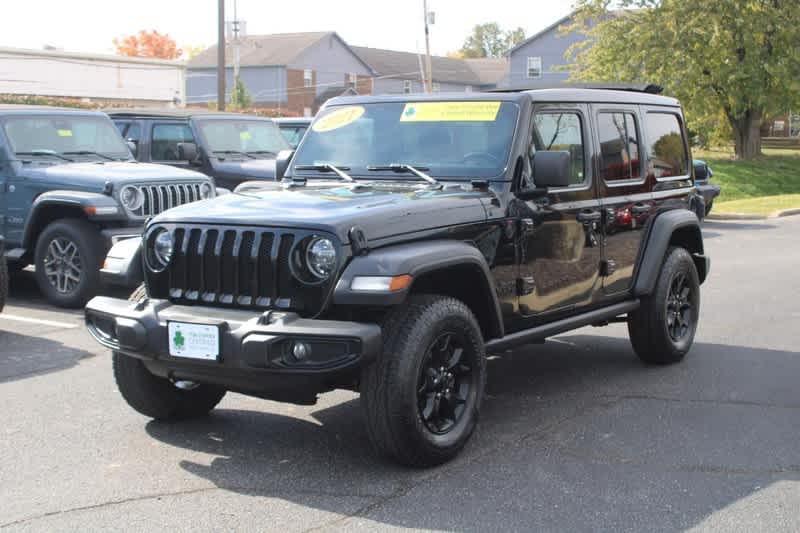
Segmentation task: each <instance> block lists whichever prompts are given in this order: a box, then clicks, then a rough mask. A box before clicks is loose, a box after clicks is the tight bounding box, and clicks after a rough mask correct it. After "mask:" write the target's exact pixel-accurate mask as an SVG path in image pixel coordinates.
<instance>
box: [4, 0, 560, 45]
mask: <svg viewBox="0 0 800 533" xmlns="http://www.w3.org/2000/svg"><path fill="white" fill-rule="evenodd" d="M237 3H238V13H239V18H240V19H241V20H245V21H246V22H247V31H248V33H249V34H251V35H256V34H266V33H287V32H302V31H336V32H338V33H339V35H340V36H341V37H342V38H344V40H345V41H346V42H347V43H348V44H351V45H357V46H371V47H374V48H388V49H394V50H405V51H409V52H417V51H420V52H421V51H424V46H425V37H424V32H423V13H424V10H423V7H422V0H289V1H287V0H283V1H281V2H276V1H274V0H237ZM572 3H573V0H527V1H523V2H520V1H519V0H490V1H481V2H477V1H475V0H428V10H429V11H434V12H435V13H436V23H435V25H434V26H432V27H431V51H432V52H433V53H434V54H439V55H444V54H446V53H447V52H450V51H454V50H457V49H459V48H461V45H462V43H463V42H464V39H465V38H466V36H467V35H469V33H470V30H471V29H472V27H473V26H475V25H476V24H481V23H484V22H497V23H499V24H500V26H501V27H502V28H504V29H510V28H515V27H518V26H521V27H522V28H523V29H524V30H525V33H526V35H532V34H533V33H536V32H537V31H539V30H541V29H543V28H545V27H547V26H549V25H550V24H552V23H553V22H555V21H556V20H558V19H559V18H561V17H563V16H564V15H566V14H568V13H569V12H570V10H571V5H572ZM0 4H2V8H1V9H2V13H3V15H2V17H0V47H12V48H33V49H40V48H42V47H43V46H45V45H51V46H55V47H57V48H60V49H64V50H68V51H82V52H94V53H114V45H113V40H114V38H115V37H122V36H124V35H129V34H132V33H136V32H138V31H139V30H142V29H154V30H158V31H159V32H161V33H167V34H169V35H170V36H171V37H172V38H173V39H175V40H176V41H177V43H178V45H179V46H180V47H186V46H193V47H194V46H203V47H205V46H208V45H211V44H213V43H214V42H215V41H216V19H217V11H216V10H217V0H0ZM233 4H234V0H226V10H227V12H226V19H231V18H233V17H232V15H233Z"/></svg>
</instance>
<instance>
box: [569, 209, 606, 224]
mask: <svg viewBox="0 0 800 533" xmlns="http://www.w3.org/2000/svg"><path fill="white" fill-rule="evenodd" d="M575 218H577V219H578V222H599V221H600V219H601V218H603V214H602V213H601V212H600V211H592V210H588V209H587V210H585V211H581V212H579V213H578V214H577V215H576V217H575Z"/></svg>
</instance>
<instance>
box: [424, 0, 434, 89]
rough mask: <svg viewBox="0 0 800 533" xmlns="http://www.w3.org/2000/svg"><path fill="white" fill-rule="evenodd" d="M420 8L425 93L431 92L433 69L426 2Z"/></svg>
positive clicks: (425, 0)
mask: <svg viewBox="0 0 800 533" xmlns="http://www.w3.org/2000/svg"><path fill="white" fill-rule="evenodd" d="M422 8H423V9H424V10H425V56H426V58H427V59H426V64H427V76H426V77H427V79H426V80H423V85H424V86H425V92H428V93H430V92H433V67H432V65H431V33H430V29H429V26H428V21H429V17H430V13H428V0H422Z"/></svg>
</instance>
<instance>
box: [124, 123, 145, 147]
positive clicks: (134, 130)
mask: <svg viewBox="0 0 800 533" xmlns="http://www.w3.org/2000/svg"><path fill="white" fill-rule="evenodd" d="M141 138H142V127H141V126H140V125H139V123H138V122H134V123H133V124H131V125H130V127H129V128H128V131H126V132H125V140H126V141H134V142H137V143H138V142H139V141H140V140H141Z"/></svg>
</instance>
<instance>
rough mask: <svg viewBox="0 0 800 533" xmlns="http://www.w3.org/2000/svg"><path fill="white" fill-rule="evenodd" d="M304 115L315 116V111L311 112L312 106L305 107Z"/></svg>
mask: <svg viewBox="0 0 800 533" xmlns="http://www.w3.org/2000/svg"><path fill="white" fill-rule="evenodd" d="M303 116H304V117H313V116H314V113H312V112H311V108H310V107H304V108H303Z"/></svg>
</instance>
